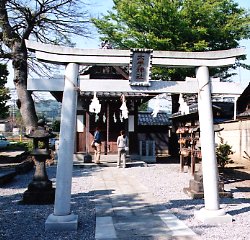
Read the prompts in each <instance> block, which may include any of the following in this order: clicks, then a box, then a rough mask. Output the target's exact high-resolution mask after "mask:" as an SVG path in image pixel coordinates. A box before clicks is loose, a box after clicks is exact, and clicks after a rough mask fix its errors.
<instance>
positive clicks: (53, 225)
mask: <svg viewBox="0 0 250 240" xmlns="http://www.w3.org/2000/svg"><path fill="white" fill-rule="evenodd" d="M78 75H79V65H78V64H75V63H69V64H68V65H67V66H66V70H65V84H64V92H63V100H62V110H61V128H60V138H59V146H63V147H59V152H58V159H59V160H58V163H57V172H56V195H55V206H54V213H52V214H50V215H49V216H48V218H47V220H46V222H45V229H46V230H77V225H78V216H77V215H75V214H73V213H71V210H70V199H71V185H72V171H73V154H74V139H75V136H74V133H75V125H76V108H77V87H78Z"/></svg>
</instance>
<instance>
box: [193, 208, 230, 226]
mask: <svg viewBox="0 0 250 240" xmlns="http://www.w3.org/2000/svg"><path fill="white" fill-rule="evenodd" d="M194 216H195V218H196V219H198V220H200V221H201V222H203V223H204V224H222V223H231V222H232V221H233V218H232V216H231V215H229V214H227V213H226V212H225V211H224V209H218V210H207V209H205V208H202V209H200V210H198V211H195V213H194Z"/></svg>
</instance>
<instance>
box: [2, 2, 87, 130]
mask: <svg viewBox="0 0 250 240" xmlns="http://www.w3.org/2000/svg"><path fill="white" fill-rule="evenodd" d="M85 6H86V4H85V3H84V1H81V0H55V1H50V0H42V1H40V0H31V1H27V0H1V1H0V40H1V45H0V57H1V58H4V59H11V60H12V66H13V69H14V79H13V81H14V84H15V87H16V90H17V95H18V101H17V104H18V107H19V108H20V113H21V115H22V119H23V121H24V124H25V126H26V128H27V129H29V128H31V127H35V126H36V125H37V116H36V112H35V107H34V101H33V99H32V96H31V94H32V93H31V92H29V91H27V77H28V70H27V68H28V66H29V67H30V69H31V70H36V71H37V72H39V70H41V68H38V65H31V63H34V62H33V61H29V59H30V60H32V56H30V55H29V54H28V52H27V49H26V46H25V39H32V40H36V41H38V42H42V43H50V44H60V45H66V46H72V43H71V41H70V39H71V38H72V37H73V36H75V35H78V36H83V37H86V36H88V23H89V21H88V16H87V11H85ZM37 69H38V70H37ZM40 73H41V71H40Z"/></svg>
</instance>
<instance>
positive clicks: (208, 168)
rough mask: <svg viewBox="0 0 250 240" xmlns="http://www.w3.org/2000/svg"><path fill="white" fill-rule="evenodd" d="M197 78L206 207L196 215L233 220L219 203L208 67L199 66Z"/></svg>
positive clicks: (206, 219)
mask: <svg viewBox="0 0 250 240" xmlns="http://www.w3.org/2000/svg"><path fill="white" fill-rule="evenodd" d="M196 78H197V80H198V84H199V91H198V110H199V122H200V137H201V152H202V172H203V187H204V202H205V207H204V208H202V209H201V210H199V211H197V212H195V216H196V218H197V219H199V220H201V221H202V222H204V223H206V224H215V223H228V222H232V216H231V215H229V214H226V213H225V211H224V210H223V209H220V205H219V192H218V167H217V159H216V154H215V140H214V127H213V112H212V99H211V82H210V78H209V70H208V67H205V66H201V67H198V68H197V69H196Z"/></svg>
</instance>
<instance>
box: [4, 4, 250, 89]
mask: <svg viewBox="0 0 250 240" xmlns="http://www.w3.org/2000/svg"><path fill="white" fill-rule="evenodd" d="M86 2H87V3H89V4H90V5H89V10H90V12H92V13H93V16H95V17H97V16H98V15H101V14H105V13H106V12H107V10H111V9H112V6H113V0H104V1H103V0H86ZM237 2H238V3H239V5H240V6H241V7H244V8H247V9H250V0H237ZM92 36H93V39H82V38H81V40H79V41H77V47H78V48H99V45H100V41H99V39H98V34H97V33H96V32H93V34H92ZM241 46H244V47H246V50H247V60H246V61H245V63H246V64H250V39H248V40H243V41H241ZM9 71H10V77H9V81H8V84H7V86H8V87H14V85H13V83H12V76H13V73H12V72H13V70H12V69H11V68H9ZM236 72H237V76H235V77H234V79H233V81H235V82H238V83H241V84H242V85H243V87H246V86H247V85H248V83H249V81H250V72H249V71H247V70H245V69H242V68H238V69H237V70H236Z"/></svg>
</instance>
